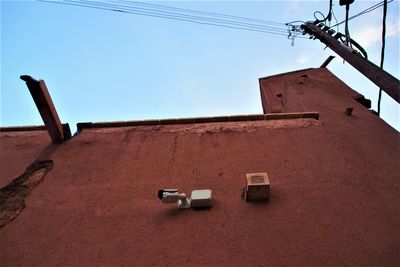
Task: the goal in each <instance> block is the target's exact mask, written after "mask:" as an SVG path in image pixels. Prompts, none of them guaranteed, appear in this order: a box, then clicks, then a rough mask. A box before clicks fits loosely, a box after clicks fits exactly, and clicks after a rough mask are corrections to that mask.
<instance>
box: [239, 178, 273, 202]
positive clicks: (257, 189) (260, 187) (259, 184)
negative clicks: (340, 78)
mask: <svg viewBox="0 0 400 267" xmlns="http://www.w3.org/2000/svg"><path fill="white" fill-rule="evenodd" d="M269 187H270V186H269V179H268V175H267V173H265V172H261V173H248V174H246V187H245V188H244V198H245V199H246V201H254V200H255V201H258V200H268V199H269V195H270V188H269Z"/></svg>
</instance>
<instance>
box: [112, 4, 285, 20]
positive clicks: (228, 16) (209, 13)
mask: <svg viewBox="0 0 400 267" xmlns="http://www.w3.org/2000/svg"><path fill="white" fill-rule="evenodd" d="M108 1H109V2H115V1H112V0H108ZM118 2H124V3H127V4H131V5H132V4H134V5H144V6H151V7H157V8H161V9H169V10H175V11H183V12H188V13H195V14H203V15H209V16H210V15H211V16H215V17H225V18H231V19H238V20H245V21H253V22H258V23H264V24H275V25H282V24H283V23H281V22H275V21H269V20H262V19H253V18H247V17H241V16H233V15H228V14H222V13H213V12H208V11H199V10H193V9H186V8H178V7H171V6H164V5H157V4H150V3H145V2H135V1H128V0H118Z"/></svg>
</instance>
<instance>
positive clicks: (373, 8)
mask: <svg viewBox="0 0 400 267" xmlns="http://www.w3.org/2000/svg"><path fill="white" fill-rule="evenodd" d="M385 1H386V0H385ZM385 1H382V2H379V3H377V4H375V5H373V6H370V7H369V8H367V9H365V10H363V11H361V12H359V13H357V14H355V15H353V16H351V17H349V19H348V21H350V20H352V19H355V18H357V17H359V16H362V15H364V14H367V13H369V12H371V11H374V10H375V9H377V8H379V7H381V6H383V5H384V2H385ZM390 2H393V0H388V1H387V4H389V3H390ZM345 22H346V20H343V21H341V22H339V23H337V24H335V25H333V26H332V27H335V26H338V25H341V24H343V23H345Z"/></svg>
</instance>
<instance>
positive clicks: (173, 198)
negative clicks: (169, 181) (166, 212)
mask: <svg viewBox="0 0 400 267" xmlns="http://www.w3.org/2000/svg"><path fill="white" fill-rule="evenodd" d="M157 195H158V198H159V199H160V200H161V202H162V203H177V204H178V209H188V208H190V198H187V197H186V195H185V193H182V192H180V191H179V189H161V190H159V191H158V194H157Z"/></svg>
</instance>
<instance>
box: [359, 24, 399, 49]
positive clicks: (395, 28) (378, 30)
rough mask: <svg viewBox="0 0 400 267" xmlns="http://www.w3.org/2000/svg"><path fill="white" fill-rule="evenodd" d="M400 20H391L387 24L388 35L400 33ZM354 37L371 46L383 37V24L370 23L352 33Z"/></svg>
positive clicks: (360, 42)
mask: <svg viewBox="0 0 400 267" xmlns="http://www.w3.org/2000/svg"><path fill="white" fill-rule="evenodd" d="M399 31H400V30H399V22H398V21H396V22H394V21H393V20H390V21H388V22H387V24H386V37H392V36H396V35H399ZM352 39H354V40H356V41H357V42H358V43H359V44H361V45H362V46H364V48H366V47H370V46H372V45H374V44H375V43H377V42H380V41H381V39H382V26H381V25H369V26H365V27H363V28H361V29H359V30H358V31H355V32H354V34H353V35H352Z"/></svg>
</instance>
